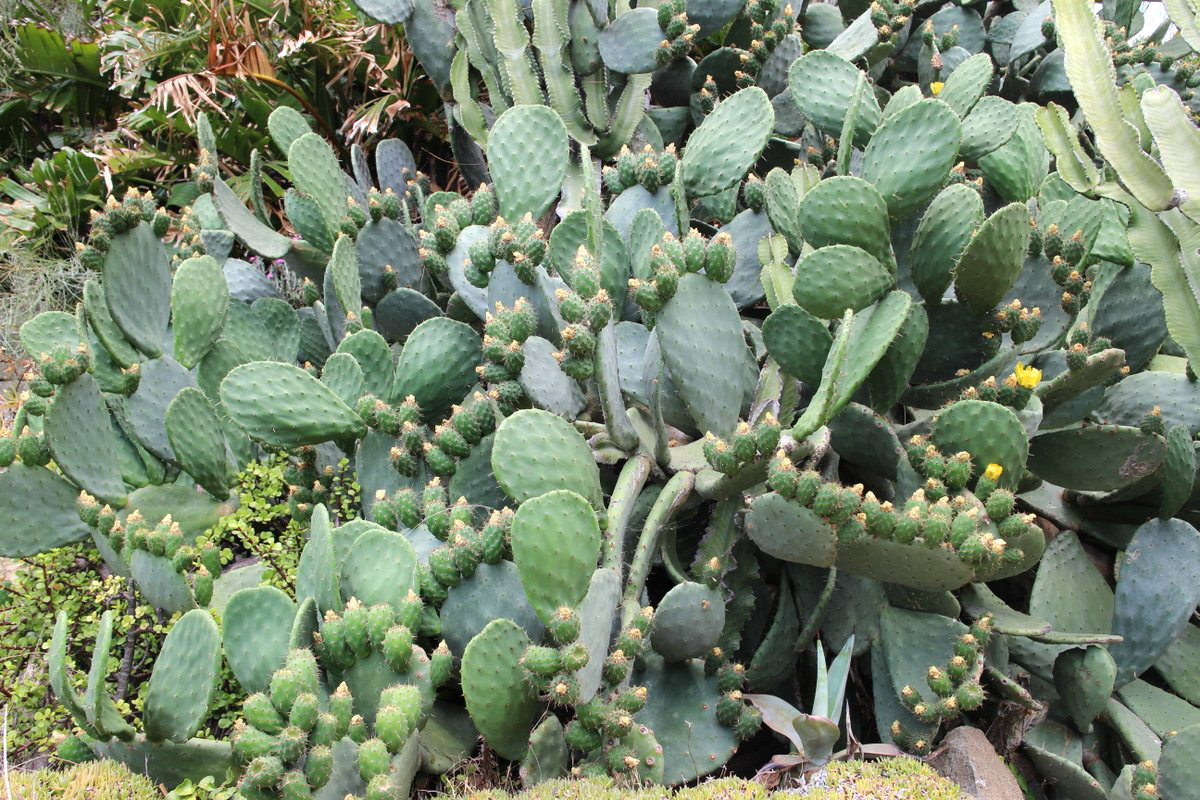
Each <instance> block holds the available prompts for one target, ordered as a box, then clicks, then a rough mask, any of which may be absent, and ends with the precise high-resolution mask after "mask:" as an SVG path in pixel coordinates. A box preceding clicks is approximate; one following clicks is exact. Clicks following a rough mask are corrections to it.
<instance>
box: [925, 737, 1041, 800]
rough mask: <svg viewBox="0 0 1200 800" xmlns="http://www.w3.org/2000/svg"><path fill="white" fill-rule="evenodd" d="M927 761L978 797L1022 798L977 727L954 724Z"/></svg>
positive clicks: (989, 799)
mask: <svg viewBox="0 0 1200 800" xmlns="http://www.w3.org/2000/svg"><path fill="white" fill-rule="evenodd" d="M929 763H930V765H932V766H933V768H934V769H936V770H937V771H938V772H940V773H941V774H942V775H944V776H945V777H946V778H948V779H950V780H952V781H954V782H955V783H957V784H958V785H959V786H961V787H962V788H963V790H964V791H965V792H967V793H968V794H969V795H970V796H972V797H975V798H977V799H978V800H1024V798H1025V795H1024V793H1022V792H1021V787H1020V785H1019V784H1018V783H1017V779H1016V778H1015V777H1014V776H1013V774H1012V773H1011V772H1009V770H1008V767H1007V766H1006V765H1005V763H1004V760H1003V759H1002V758H1000V756H998V755H997V754H996V750H995V749H994V748H993V747H992V743H991V742H989V741H988V738H987V737H986V736H984V735H983V731H981V730H979V729H978V728H970V727H967V726H965V725H964V726H962V727H959V728H955V729H954V730H952V731H950V733H949V734H947V735H946V738H945V739H943V740H942V743H941V747H940V748H939V750H938V751H937V753H935V754H934V755H933V757H932V758H930V759H929Z"/></svg>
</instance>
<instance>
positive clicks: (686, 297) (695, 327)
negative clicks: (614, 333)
mask: <svg viewBox="0 0 1200 800" xmlns="http://www.w3.org/2000/svg"><path fill="white" fill-rule="evenodd" d="M654 332H655V334H656V335H657V336H658V342H659V344H660V345H661V346H662V357H663V361H664V362H665V364H666V366H667V369H668V370H669V371H670V373H671V377H672V379H673V380H674V381H675V384H676V386H677V387H678V389H679V394H680V396H681V397H682V399H683V402H684V403H685V404H686V405H687V408H688V411H689V412H690V413H691V415H692V417H693V418H694V419H695V420H696V423H697V425H699V426H700V428H701V429H702V430H704V431H712V432H713V433H715V434H717V435H725V434H727V433H729V432H730V431H732V430H733V427H734V425H736V424H737V420H738V416H739V415H740V412H741V406H742V398H743V397H744V395H745V392H746V385H745V381H746V378H747V373H746V370H745V369H744V365H745V363H746V361H747V360H748V359H749V358H750V353H749V350H748V349H747V348H746V345H745V340H744V339H743V338H742V323H741V318H740V317H739V315H738V311H737V306H735V305H734V304H733V300H732V299H730V297H729V295H728V294H727V293H726V292H725V290H724V289H723V288H722V287H721V285H720V284H718V283H715V282H713V281H711V280H709V279H708V278H706V277H704V276H702V275H698V274H688V275H685V276H684V277H683V278H682V279H681V280H680V281H679V289H678V290H677V291H676V293H675V296H674V297H673V298H671V300H670V301H669V302H668V303H667V304H666V305H665V306H664V307H663V309H662V311H661V312H659V315H658V321H657V324H656V325H655V328H654Z"/></svg>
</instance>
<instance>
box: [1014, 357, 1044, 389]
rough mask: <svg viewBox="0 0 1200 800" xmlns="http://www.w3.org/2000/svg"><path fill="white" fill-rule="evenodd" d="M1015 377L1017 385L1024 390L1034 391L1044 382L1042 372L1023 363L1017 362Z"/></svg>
mask: <svg viewBox="0 0 1200 800" xmlns="http://www.w3.org/2000/svg"><path fill="white" fill-rule="evenodd" d="M1013 376H1014V377H1015V378H1016V379H1017V384H1018V385H1020V386H1021V388H1023V389H1032V388H1034V387H1036V386H1037V385H1038V384H1039V383H1041V382H1042V371H1041V370H1040V369H1037V368H1036V367H1027V366H1025V365H1024V364H1022V363H1021V362H1019V361H1018V362H1017V367H1016V369H1014V370H1013Z"/></svg>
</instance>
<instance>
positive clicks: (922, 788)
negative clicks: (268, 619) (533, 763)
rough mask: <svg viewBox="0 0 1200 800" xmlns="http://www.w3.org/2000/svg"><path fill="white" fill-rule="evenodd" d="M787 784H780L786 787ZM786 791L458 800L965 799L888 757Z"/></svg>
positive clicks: (828, 772)
mask: <svg viewBox="0 0 1200 800" xmlns="http://www.w3.org/2000/svg"><path fill="white" fill-rule="evenodd" d="M786 783H787V782H786V781H785V784H786ZM793 784H794V785H791V786H790V788H787V789H782V790H778V791H774V792H772V791H769V790H767V789H766V788H765V787H764V786H763V785H762V784H761V783H757V782H755V781H749V780H743V779H741V778H719V779H716V780H710V781H705V782H704V783H701V784H699V785H697V786H689V787H684V788H681V789H670V788H668V787H663V786H643V787H633V788H630V787H622V786H618V785H616V784H614V783H613V782H612V781H610V780H569V779H563V780H554V781H547V782H545V783H542V784H539V785H537V786H535V787H533V788H531V789H526V790H524V791H522V792H516V793H512V794H510V793H508V792H505V791H503V790H501V789H488V790H476V791H471V790H463V791H460V792H456V793H455V796H456V797H458V798H463V800H767V798H770V797H780V798H783V797H791V798H804V800H964V798H966V795H965V794H963V791H962V789H961V788H960V787H959V786H958V785H957V784H955V783H953V782H952V781H948V780H946V779H945V778H943V777H941V776H940V775H938V774H937V772H935V771H934V769H933V768H932V767H930V766H929V765H928V764H926V763H925V762H923V761H918V760H916V759H912V758H893V759H887V760H884V761H835V762H833V763H831V764H830V765H829V766H827V767H825V768H824V769H822V770H820V771H819V772H816V773H813V774H811V775H809V776H807V777H806V778H804V779H802V780H800V781H798V782H793Z"/></svg>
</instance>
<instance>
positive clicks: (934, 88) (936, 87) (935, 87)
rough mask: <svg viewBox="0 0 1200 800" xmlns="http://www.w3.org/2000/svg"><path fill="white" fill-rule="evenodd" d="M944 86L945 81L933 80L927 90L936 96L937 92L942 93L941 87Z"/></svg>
mask: <svg viewBox="0 0 1200 800" xmlns="http://www.w3.org/2000/svg"><path fill="white" fill-rule="evenodd" d="M945 87H946V83H945V81H934V82H933V83H931V84H929V91H930V93H931V94H933V96H934V97H937V96H938V95H939V94H941V93H942V89H944V88H945Z"/></svg>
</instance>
